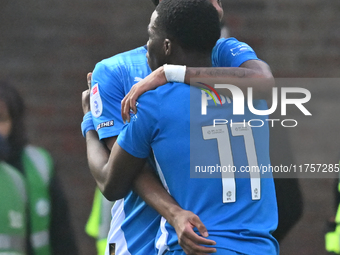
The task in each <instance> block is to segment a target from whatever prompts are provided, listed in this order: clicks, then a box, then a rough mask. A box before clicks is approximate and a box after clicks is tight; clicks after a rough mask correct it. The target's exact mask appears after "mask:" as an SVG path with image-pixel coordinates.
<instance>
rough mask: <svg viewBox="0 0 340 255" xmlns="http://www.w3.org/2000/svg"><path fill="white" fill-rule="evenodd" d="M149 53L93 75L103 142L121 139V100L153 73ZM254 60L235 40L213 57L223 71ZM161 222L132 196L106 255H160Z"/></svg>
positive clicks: (115, 213) (134, 54)
mask: <svg viewBox="0 0 340 255" xmlns="http://www.w3.org/2000/svg"><path fill="white" fill-rule="evenodd" d="M241 45H242V46H244V47H240V46H241ZM245 48H246V50H245ZM146 53H147V50H146V48H145V47H139V48H137V49H134V50H131V51H128V52H125V53H122V54H118V55H116V56H113V57H111V58H108V59H104V60H102V61H101V62H99V63H98V64H97V65H96V67H95V69H94V71H93V75H92V88H91V97H90V102H91V111H92V116H93V122H94V125H95V127H96V130H97V132H98V135H99V138H100V139H104V138H108V137H113V136H117V135H118V134H119V133H120V131H121V130H122V127H123V126H124V123H123V121H122V119H121V114H120V112H121V100H122V99H123V98H124V96H125V95H126V94H127V93H128V92H129V91H130V89H131V87H132V86H133V85H134V84H135V83H137V82H138V81H140V80H142V79H143V78H145V77H146V76H147V75H148V74H150V73H151V70H150V68H149V67H148V64H147V59H146ZM252 59H258V58H257V56H256V54H255V52H254V51H253V50H252V49H251V48H250V47H249V46H247V45H246V44H244V43H242V42H239V41H237V40H236V39H235V38H228V39H220V40H219V41H218V42H217V44H216V46H215V48H214V51H213V54H212V62H213V65H214V66H221V67H231V66H235V67H236V66H239V65H241V64H242V63H244V62H245V61H247V60H252ZM159 220H160V216H159V215H158V214H157V213H156V211H154V210H153V209H151V208H150V207H149V206H148V205H146V204H145V202H144V201H142V200H141V199H140V198H139V197H138V196H137V195H136V194H134V193H130V194H129V195H128V196H127V197H126V198H124V199H123V200H120V201H119V203H118V202H117V203H116V204H115V205H114V207H113V208H112V221H111V228H110V232H109V236H108V246H107V251H106V254H108V251H109V244H110V243H113V244H115V245H112V246H111V247H115V250H116V255H122V254H128V255H129V254H136V255H138V254H154V253H156V251H155V250H154V246H153V241H154V239H155V236H156V232H157V230H158V228H159ZM136 229H138V230H140V231H142V232H140V231H136Z"/></svg>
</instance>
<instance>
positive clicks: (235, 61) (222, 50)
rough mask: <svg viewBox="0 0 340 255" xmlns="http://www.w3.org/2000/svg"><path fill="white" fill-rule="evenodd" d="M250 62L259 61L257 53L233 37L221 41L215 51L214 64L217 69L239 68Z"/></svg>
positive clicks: (213, 55)
mask: <svg viewBox="0 0 340 255" xmlns="http://www.w3.org/2000/svg"><path fill="white" fill-rule="evenodd" d="M248 60H258V57H257V55H256V53H255V51H254V50H253V49H252V48H251V47H250V46H249V45H248V44H246V43H244V42H240V41H238V40H237V39H235V38H233V37H231V38H227V39H226V38H221V39H219V40H218V41H217V43H216V45H215V47H214V49H213V53H212V62H213V65H214V66H216V67H239V66H240V65H242V64H243V63H244V62H246V61H248Z"/></svg>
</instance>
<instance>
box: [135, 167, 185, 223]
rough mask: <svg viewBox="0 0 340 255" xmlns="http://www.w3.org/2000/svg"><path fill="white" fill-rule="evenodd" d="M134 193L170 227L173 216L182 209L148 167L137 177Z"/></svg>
mask: <svg viewBox="0 0 340 255" xmlns="http://www.w3.org/2000/svg"><path fill="white" fill-rule="evenodd" d="M133 189H134V191H135V192H136V193H137V194H138V195H139V196H140V197H141V198H142V199H143V200H144V201H145V202H146V203H147V204H149V205H150V206H151V207H152V208H154V209H155V210H156V211H157V212H158V213H159V214H160V215H162V216H163V217H164V218H165V219H166V220H167V221H168V222H169V223H170V224H171V225H173V224H174V222H173V221H174V219H175V215H177V213H178V212H180V211H183V209H182V208H181V207H180V206H179V205H178V203H177V202H176V200H175V199H174V198H173V197H172V196H171V195H170V194H169V193H168V192H167V191H166V190H165V188H164V187H163V185H162V183H161V182H160V180H159V178H158V177H157V176H156V175H155V173H154V172H153V170H152V169H151V168H150V166H149V165H146V166H145V167H144V168H143V171H142V172H141V173H140V174H139V175H138V176H137V178H136V179H135V181H134V184H133Z"/></svg>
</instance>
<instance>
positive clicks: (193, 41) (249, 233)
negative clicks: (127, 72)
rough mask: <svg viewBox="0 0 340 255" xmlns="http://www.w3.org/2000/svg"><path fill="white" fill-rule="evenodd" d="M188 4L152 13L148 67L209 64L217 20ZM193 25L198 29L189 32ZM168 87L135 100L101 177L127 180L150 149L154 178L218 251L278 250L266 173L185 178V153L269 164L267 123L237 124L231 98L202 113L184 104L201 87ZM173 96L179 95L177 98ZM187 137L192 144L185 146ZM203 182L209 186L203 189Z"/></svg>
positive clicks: (168, 239) (170, 237) (213, 160)
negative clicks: (197, 220)
mask: <svg viewBox="0 0 340 255" xmlns="http://www.w3.org/2000/svg"><path fill="white" fill-rule="evenodd" d="M174 2H176V4H177V7H178V6H179V7H180V10H181V12H180V14H178V13H177V12H176V11H175V8H171V4H173V3H174ZM193 2H194V1H185V2H184V1H181V0H179V1H166V0H165V1H164V2H162V4H160V6H159V7H158V8H157V12H155V13H154V14H153V17H152V19H151V23H150V26H149V37H150V38H149V42H148V49H149V52H148V54H149V55H148V60H149V65H150V66H151V68H153V69H154V68H155V67H158V66H160V65H162V64H164V63H175V64H186V65H193V66H195V65H197V66H208V65H209V64H210V63H211V62H210V61H211V60H210V57H211V49H212V47H213V45H214V42H215V40H214V38H216V37H217V36H218V35H219V28H218V22H216V19H215V20H214V16H213V14H212V13H213V12H212V11H211V10H209V8H210V7H211V5H207V2H206V1H205V0H202V1H197V0H196V1H195V3H196V4H194V5H190V3H193ZM198 2H199V3H200V4H197V3H198ZM169 7H170V8H169ZM193 9H194V10H195V12H194V15H190V14H192V12H190V11H189V10H193ZM211 9H212V10H214V9H213V8H211ZM169 10H174V11H169ZM203 10H205V12H206V13H205V19H202V18H198V19H197V16H199V15H196V14H197V13H200V11H201V12H202V11H203ZM209 11H210V13H209ZM177 15H178V16H177ZM181 15H182V16H181ZM180 17H181V18H182V19H181V18H180ZM199 17H201V16H199ZM177 18H178V20H180V21H183V20H186V22H185V26H184V28H183V29H178V28H179V27H180V26H179V24H178V23H176V21H178V20H177ZM215 18H216V17H215ZM169 20H171V23H170V22H169ZM209 22H210V24H209ZM216 24H217V25H216ZM214 25H215V27H214ZM188 27H189V29H188ZM195 27H199V28H200V29H201V30H200V31H194V30H195V29H194V28H195ZM206 27H208V29H207V28H206ZM183 30H184V31H183ZM161 31H162V32H161ZM189 31H190V32H189ZM214 33H215V34H214ZM169 38H171V39H169ZM206 38H209V39H206ZM170 86H171V85H167V86H164V87H162V88H159V89H157V90H155V91H153V92H149V93H147V94H145V95H144V96H142V97H141V98H140V100H139V106H138V107H139V109H138V113H137V115H135V116H134V117H133V118H132V121H131V123H130V124H129V125H127V126H126V127H125V129H124V130H123V133H121V134H120V136H119V139H118V144H119V145H118V144H117V143H116V144H115V145H114V147H113V149H112V151H111V155H110V159H109V165H110V167H109V174H108V175H107V178H108V179H107V180H106V183H110V184H109V185H108V186H110V187H115V186H119V185H123V186H125V180H127V181H128V182H129V181H130V182H131V181H132V180H133V176H135V174H136V173H137V172H138V171H139V170H140V169H141V168H142V167H143V165H144V161H143V160H142V158H146V157H147V156H148V155H149V154H150V149H151V147H152V150H153V152H154V154H155V158H156V162H157V165H158V170H159V173H160V177H161V179H163V178H164V180H165V182H166V183H164V184H166V185H165V186H166V187H168V189H169V192H170V194H172V196H173V197H174V198H175V199H176V200H177V201H178V202H179V204H180V206H182V207H183V208H185V209H189V210H192V211H193V212H194V213H196V214H199V215H200V217H201V219H203V222H205V224H206V226H207V228H208V231H209V233H210V238H212V239H214V240H215V241H216V242H217V245H216V247H217V248H218V252H219V253H220V254H233V253H232V252H233V251H236V252H241V253H245V254H250V253H252V254H277V253H278V245H277V242H276V240H275V239H274V238H273V237H272V236H271V232H272V231H273V230H274V229H275V227H276V224H277V209H276V200H275V189H274V185H273V180H272V179H271V178H259V177H260V176H257V175H256V174H255V176H254V174H250V176H249V174H248V176H247V177H250V179H249V178H244V177H245V176H243V178H241V177H242V176H236V175H237V174H239V173H238V172H237V173H236V174H235V176H234V174H232V177H233V178H230V176H229V178H223V179H222V181H221V179H220V178H221V173H219V174H220V176H219V177H220V178H218V179H216V178H214V179H194V178H190V157H192V158H193V160H194V163H195V164H198V165H204V164H207V165H211V166H213V165H215V164H217V163H219V162H220V161H221V162H220V163H221V164H220V165H221V166H223V165H227V164H229V165H230V164H231V165H233V166H236V168H237V169H242V167H245V166H246V165H252V166H254V165H256V164H257V165H260V164H261V165H262V164H263V165H268V164H269V149H268V138H269V137H268V126H267V125H264V126H263V127H262V128H258V129H257V130H252V128H251V127H250V126H242V124H240V123H238V124H236V122H237V121H240V120H238V119H237V118H234V117H233V115H232V107H231V105H230V104H229V103H226V104H225V105H223V106H222V107H221V108H209V111H211V113H213V114H210V115H209V116H208V115H207V116H204V115H203V116H202V115H200V108H201V105H200V100H197V99H196V100H191V102H193V101H194V102H195V101H196V103H194V104H193V105H190V104H189V98H190V97H192V96H193V97H194V98H195V97H196V98H198V99H200V98H201V92H200V90H197V89H196V90H195V89H194V91H193V92H192V93H190V91H189V88H188V87H187V86H183V85H182V86H180V85H178V86H176V87H174V88H171V87H170ZM174 101H177V102H176V104H174ZM254 104H256V106H257V109H265V107H266V104H265V102H264V101H261V100H260V101H257V102H254ZM190 106H191V107H190ZM189 109H192V110H191V111H189ZM179 116H180V117H179ZM256 117H257V118H260V117H258V116H256ZM214 118H226V119H229V120H231V119H233V121H234V122H235V124H234V126H232V125H231V126H230V128H229V127H228V126H227V125H223V126H220V127H213V126H211V125H209V124H210V123H212V120H213V119H214ZM243 118H245V119H246V120H249V119H251V118H254V116H253V115H252V114H250V112H249V110H246V113H245V115H244V116H243ZM262 118H263V117H262ZM263 119H264V118H263ZM190 123H192V125H191V126H190ZM191 135H192V136H193V137H192V139H190V138H191V137H190V136H191ZM210 140H212V141H210ZM190 142H192V143H193V144H192V145H194V146H190ZM220 142H221V143H220ZM205 144H207V145H205ZM219 144H222V145H221V146H220V145H219ZM122 148H123V149H122ZM193 148H196V150H195V149H193ZM197 148H198V149H199V150H197ZM214 148H215V149H214ZM217 148H218V150H217ZM231 148H232V151H231ZM232 152H233V154H232ZM129 153H131V154H132V155H134V156H132V155H130V154H129ZM219 155H220V156H219ZM174 158H175V159H176V160H175V161H174V160H173V159H174ZM202 160H203V161H202ZM123 169H125V171H123ZM241 175H242V173H241ZM246 175H247V174H246ZM222 176H223V175H222ZM180 177H181V178H180ZM235 177H238V178H236V179H235ZM261 177H268V176H261ZM123 179H124V180H123ZM118 180H119V181H118ZM122 182H123V183H122ZM105 186H107V185H105ZM123 188H124V187H123ZM203 188H205V189H206V190H207V192H202V189H203ZM117 189H120V188H117ZM198 195H199V196H198ZM195 198H197V199H195ZM163 227H164V228H162V232H163V234H166V236H165V239H164V240H165V243H166V244H167V245H169V249H170V252H169V253H171V251H176V250H179V249H180V247H179V246H178V241H177V235H176V232H175V231H174V229H173V228H172V227H171V226H169V225H167V224H166V225H165V226H163ZM160 247H161V246H160ZM229 251H230V253H229ZM175 253H176V252H175ZM175 253H174V254H175Z"/></svg>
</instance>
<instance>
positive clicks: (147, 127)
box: [117, 91, 159, 158]
mask: <svg viewBox="0 0 340 255" xmlns="http://www.w3.org/2000/svg"><path fill="white" fill-rule="evenodd" d="M155 93H156V92H155V91H150V92H147V93H145V94H144V95H142V96H141V97H140V99H139V100H138V105H137V113H136V114H134V115H132V116H131V120H130V123H128V124H126V125H125V126H124V128H123V130H122V132H121V133H120V134H119V136H118V139H117V142H118V144H119V146H120V147H122V148H123V149H124V150H125V151H126V152H127V153H129V154H131V155H132V156H134V157H137V158H147V157H148V156H149V155H150V152H151V146H152V143H153V142H154V140H155V139H156V136H157V134H158V133H159V128H158V121H157V118H156V116H158V113H157V112H158V110H159V106H158V105H157V104H158V99H157V97H156V96H155Z"/></svg>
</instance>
